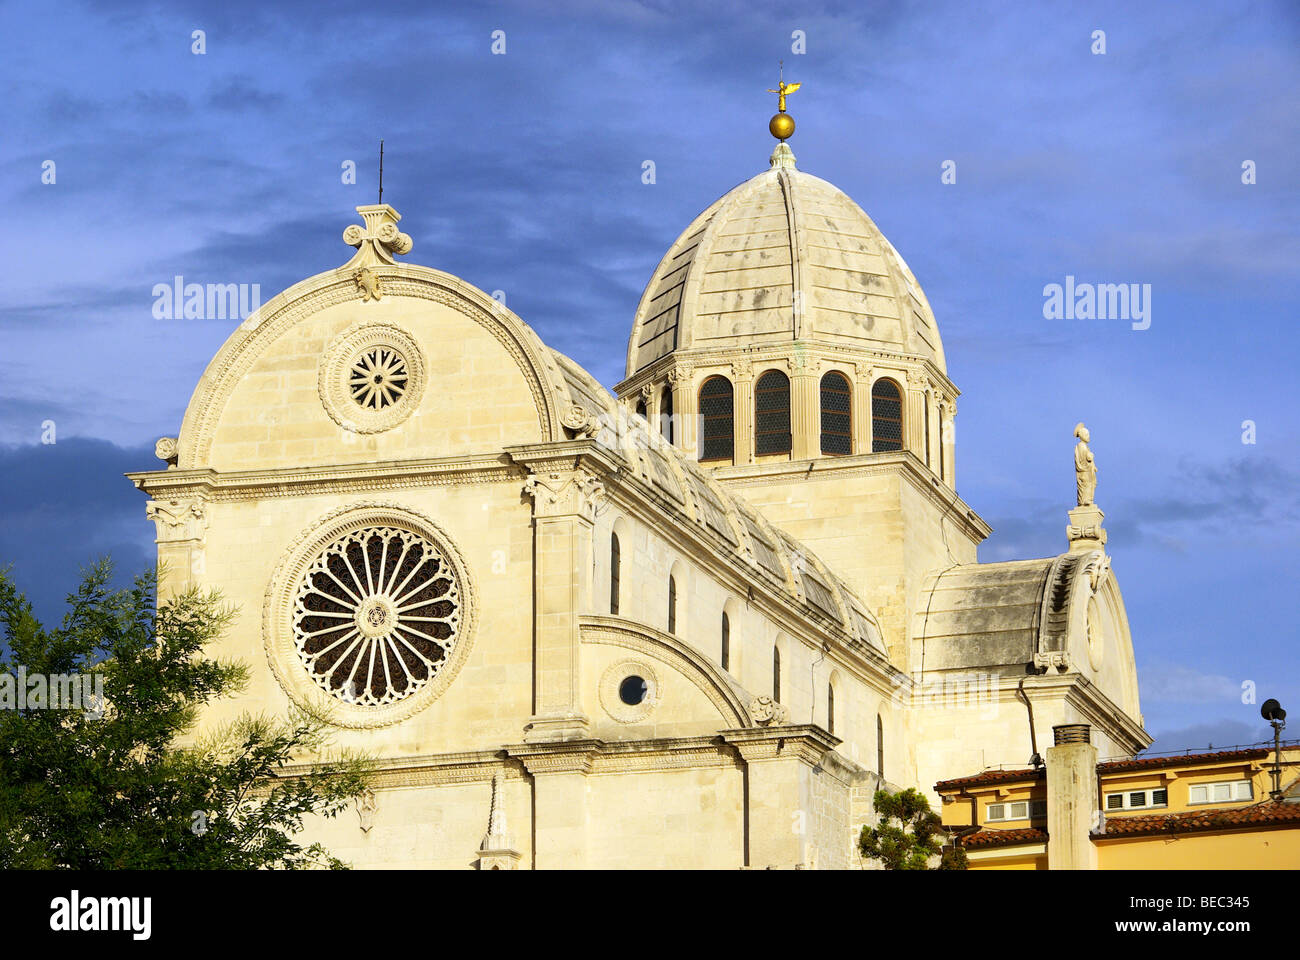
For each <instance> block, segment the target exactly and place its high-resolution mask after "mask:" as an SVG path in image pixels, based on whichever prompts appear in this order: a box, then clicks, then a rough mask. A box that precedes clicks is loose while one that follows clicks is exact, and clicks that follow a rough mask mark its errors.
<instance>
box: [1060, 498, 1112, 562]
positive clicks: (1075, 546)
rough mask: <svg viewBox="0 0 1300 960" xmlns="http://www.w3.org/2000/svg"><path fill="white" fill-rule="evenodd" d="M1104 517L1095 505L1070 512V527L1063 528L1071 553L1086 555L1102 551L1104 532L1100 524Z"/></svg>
mask: <svg viewBox="0 0 1300 960" xmlns="http://www.w3.org/2000/svg"><path fill="white" fill-rule="evenodd" d="M1105 517H1106V515H1105V514H1104V513H1102V512H1101V508H1100V507H1098V506H1097V505H1096V504H1095V503H1094V504H1089V505H1088V506H1086V507H1075V508H1074V509H1073V510H1071V511H1070V525H1069V526H1068V527H1066V528H1065V535H1066V537H1068V538H1069V540H1070V552H1071V553H1088V552H1090V551H1093V550H1104V549H1105V547H1106V531H1105V530H1104V529H1103V528H1102V525H1101V522H1102V520H1104V519H1105Z"/></svg>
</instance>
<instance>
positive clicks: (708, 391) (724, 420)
mask: <svg viewBox="0 0 1300 960" xmlns="http://www.w3.org/2000/svg"><path fill="white" fill-rule="evenodd" d="M733 404H734V400H733V395H732V392H731V381H730V380H728V379H727V378H726V377H709V379H707V380H705V381H704V384H703V385H702V386H701V387H700V426H701V430H700V460H730V459H731V458H732V447H733V445H734V443H735V438H736V416H735V409H734V406H733Z"/></svg>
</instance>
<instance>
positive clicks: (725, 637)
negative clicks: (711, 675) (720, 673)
mask: <svg viewBox="0 0 1300 960" xmlns="http://www.w3.org/2000/svg"><path fill="white" fill-rule="evenodd" d="M722 669H723V670H729V669H731V618H730V617H729V616H727V614H726V613H725V612H724V613H723V614H722Z"/></svg>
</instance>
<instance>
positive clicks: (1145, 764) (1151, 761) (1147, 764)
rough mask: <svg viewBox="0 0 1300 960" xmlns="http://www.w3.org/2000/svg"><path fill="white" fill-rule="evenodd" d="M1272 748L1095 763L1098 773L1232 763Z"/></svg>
mask: <svg viewBox="0 0 1300 960" xmlns="http://www.w3.org/2000/svg"><path fill="white" fill-rule="evenodd" d="M1272 752H1273V751H1272V750H1269V749H1267V748H1265V747H1247V748H1245V749H1242V750H1217V751H1214V752H1212V753H1176V754H1173V755H1172V756H1168V757H1132V758H1131V759H1128V760H1107V761H1106V762H1105V763H1099V764H1097V772H1098V773H1120V772H1121V771H1125V770H1151V769H1154V768H1157V767H1178V766H1182V765H1183V764H1185V763H1216V762H1217V763H1232V762H1233V761H1237V760H1243V761H1244V760H1261V759H1263V758H1264V757H1267V756H1268V755H1269V754H1270V753H1272Z"/></svg>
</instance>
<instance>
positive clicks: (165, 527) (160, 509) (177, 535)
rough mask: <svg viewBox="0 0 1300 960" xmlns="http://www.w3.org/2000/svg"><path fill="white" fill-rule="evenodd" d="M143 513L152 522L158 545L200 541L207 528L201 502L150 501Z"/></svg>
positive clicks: (204, 510) (204, 511) (205, 511)
mask: <svg viewBox="0 0 1300 960" xmlns="http://www.w3.org/2000/svg"><path fill="white" fill-rule="evenodd" d="M144 513H145V516H146V517H148V518H149V519H150V520H152V521H153V522H154V525H155V526H156V528H157V531H158V542H159V543H174V542H177V541H181V540H202V539H203V536H204V532H205V531H206V529H207V526H208V518H207V510H206V509H205V508H204V505H203V501H202V500H150V501H149V502H148V503H147V504H145V508H144Z"/></svg>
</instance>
